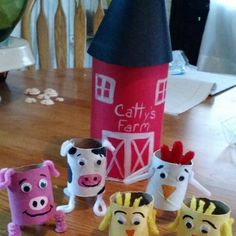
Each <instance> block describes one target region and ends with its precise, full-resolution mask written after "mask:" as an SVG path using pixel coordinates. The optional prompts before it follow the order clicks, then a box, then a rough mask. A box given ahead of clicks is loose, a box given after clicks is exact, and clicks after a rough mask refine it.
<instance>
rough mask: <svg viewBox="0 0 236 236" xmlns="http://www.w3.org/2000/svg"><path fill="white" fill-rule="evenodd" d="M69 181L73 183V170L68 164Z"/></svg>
mask: <svg viewBox="0 0 236 236" xmlns="http://www.w3.org/2000/svg"><path fill="white" fill-rule="evenodd" d="M67 181H68V182H69V183H71V182H72V170H71V168H70V165H69V164H68V163H67Z"/></svg>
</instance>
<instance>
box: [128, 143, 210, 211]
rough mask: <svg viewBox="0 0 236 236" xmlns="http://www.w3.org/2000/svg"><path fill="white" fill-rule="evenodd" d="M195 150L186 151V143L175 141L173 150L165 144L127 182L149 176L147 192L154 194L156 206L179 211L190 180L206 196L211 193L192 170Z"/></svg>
mask: <svg viewBox="0 0 236 236" xmlns="http://www.w3.org/2000/svg"><path fill="white" fill-rule="evenodd" d="M194 155H195V154H194V152H192V151H188V152H186V153H185V154H183V144H182V142H180V141H176V142H175V143H174V144H173V147H172V150H170V149H169V147H168V146H167V145H163V146H162V147H161V149H160V151H157V152H155V153H154V156H153V158H152V163H151V165H150V167H149V169H148V171H147V172H146V173H144V174H141V175H139V176H132V178H128V179H127V180H126V181H125V183H127V184H130V183H132V182H135V181H137V180H142V179H146V178H148V179H149V180H148V184H147V188H146V192H148V193H149V194H152V195H153V196H154V206H155V207H156V208H158V209H161V210H166V211H176V210H179V209H180V208H181V204H182V202H183V200H184V198H185V194H186V191H187V187H188V183H190V184H192V185H193V186H195V187H196V188H197V189H199V190H200V191H201V192H203V193H204V194H205V195H206V196H210V195H211V193H210V192H209V191H208V190H207V189H206V188H205V187H203V186H202V185H201V184H200V183H199V182H198V181H197V180H196V179H195V178H194V173H193V170H192V168H193V163H192V159H193V158H194Z"/></svg>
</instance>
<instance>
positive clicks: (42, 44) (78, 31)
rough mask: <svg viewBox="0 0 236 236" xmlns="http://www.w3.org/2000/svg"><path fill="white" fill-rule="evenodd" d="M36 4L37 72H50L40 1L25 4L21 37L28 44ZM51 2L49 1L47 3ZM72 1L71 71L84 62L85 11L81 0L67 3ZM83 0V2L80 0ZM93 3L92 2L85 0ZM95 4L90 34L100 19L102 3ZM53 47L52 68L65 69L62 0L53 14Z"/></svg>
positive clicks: (64, 21)
mask: <svg viewBox="0 0 236 236" xmlns="http://www.w3.org/2000/svg"><path fill="white" fill-rule="evenodd" d="M37 1H39V2H40V10H39V15H38V17H37V20H36V24H35V26H33V27H36V42H37V46H36V47H37V51H38V62H39V69H45V70H47V69H51V68H53V66H52V65H51V61H52V58H51V57H52V55H50V42H49V40H50V39H49V28H50V27H49V25H48V19H47V18H46V15H45V12H44V0H28V5H27V8H26V11H25V14H24V16H23V19H22V37H23V38H25V39H26V40H28V41H29V42H30V44H31V45H32V32H31V24H32V22H31V14H32V11H33V9H34V6H35V5H36V4H35V3H36V2H37ZM47 1H49V2H52V1H51V0H47ZM68 1H75V9H74V12H75V14H74V47H73V48H74V53H73V54H74V63H73V67H74V68H81V67H83V66H84V59H85V54H86V49H87V18H86V11H85V9H84V7H83V3H82V0H68ZM84 1H87V0H84ZM89 1H95V0H89ZM97 1H98V7H97V10H96V13H95V15H94V19H93V21H94V24H93V33H95V32H96V30H97V28H98V26H99V24H100V22H101V20H102V18H103V16H104V11H103V4H102V0H97ZM53 28H54V43H53V44H54V45H53V46H54V47H55V57H56V68H58V69H63V68H67V65H68V63H67V62H68V58H67V40H68V37H67V28H66V15H65V13H64V10H63V7H62V0H58V5H57V10H56V13H55V15H54V27H53Z"/></svg>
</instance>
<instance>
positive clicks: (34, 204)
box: [29, 196, 48, 211]
mask: <svg viewBox="0 0 236 236" xmlns="http://www.w3.org/2000/svg"><path fill="white" fill-rule="evenodd" d="M47 204H48V198H47V197H45V196H40V197H35V198H32V199H31V200H30V202H29V207H30V209H31V210H34V211H40V210H42V209H44V208H45V207H46V206H47Z"/></svg>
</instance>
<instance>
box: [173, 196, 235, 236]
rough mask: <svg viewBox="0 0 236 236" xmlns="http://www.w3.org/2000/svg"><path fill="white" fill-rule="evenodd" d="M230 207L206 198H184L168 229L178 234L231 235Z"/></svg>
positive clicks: (196, 235)
mask: <svg viewBox="0 0 236 236" xmlns="http://www.w3.org/2000/svg"><path fill="white" fill-rule="evenodd" d="M233 222H234V220H233V219H232V218H231V217H230V208H229V206H227V205H226V204H225V203H223V202H221V201H218V200H210V199H207V198H195V197H193V198H192V199H191V198H187V199H185V200H184V202H183V204H182V207H181V209H180V210H179V212H178V214H177V217H176V219H175V221H174V222H173V223H172V224H170V225H169V229H170V230H172V231H175V232H177V235H178V236H183V235H184V236H193V235H194V236H201V235H208V236H233V233H232V224H233Z"/></svg>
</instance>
